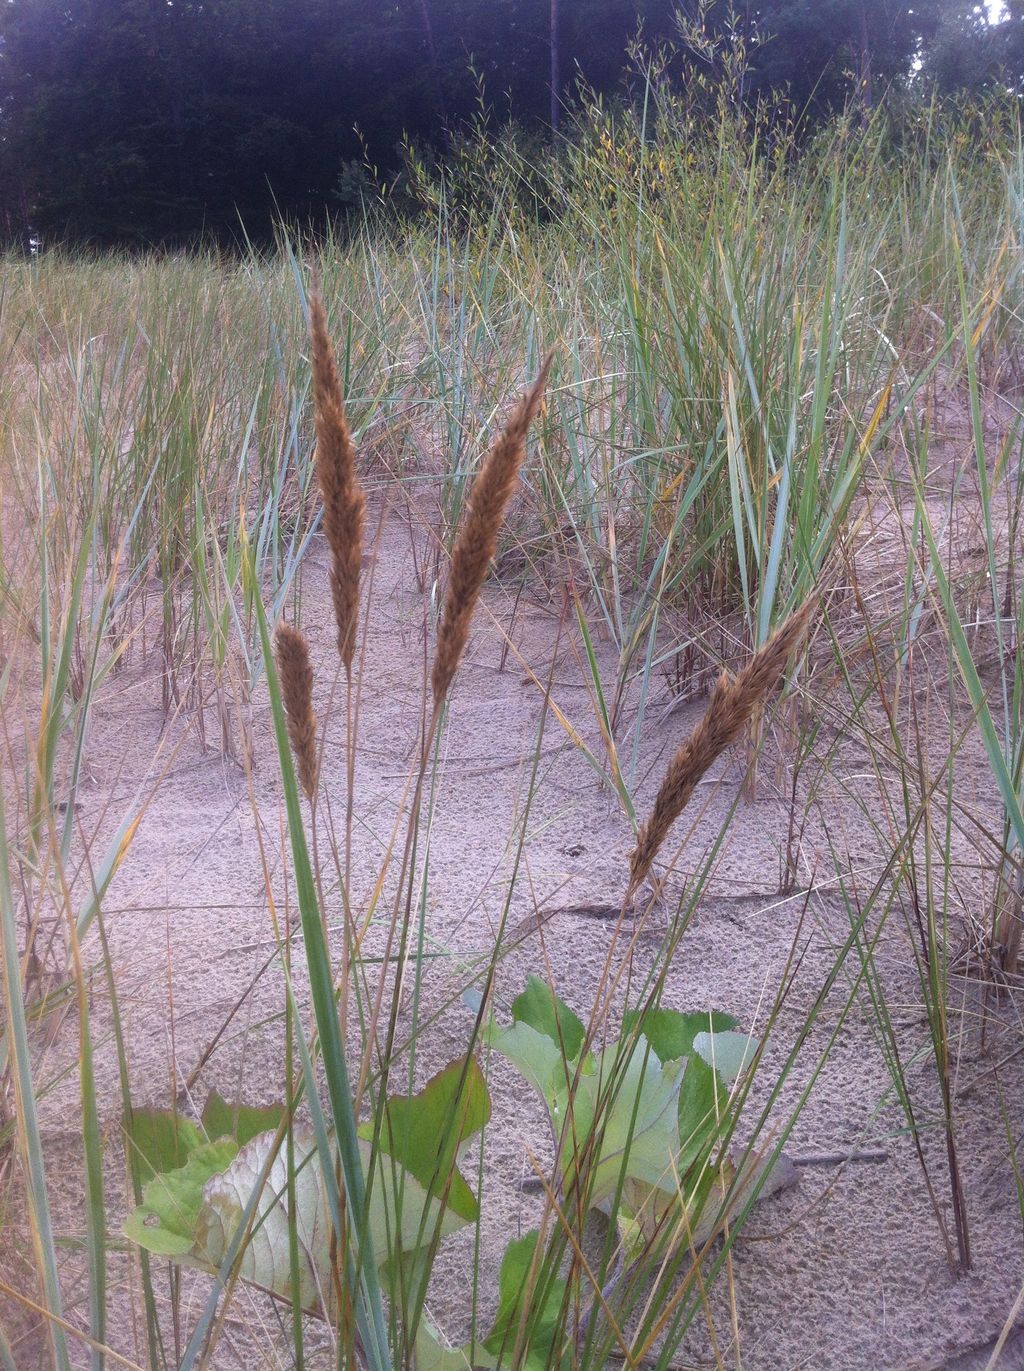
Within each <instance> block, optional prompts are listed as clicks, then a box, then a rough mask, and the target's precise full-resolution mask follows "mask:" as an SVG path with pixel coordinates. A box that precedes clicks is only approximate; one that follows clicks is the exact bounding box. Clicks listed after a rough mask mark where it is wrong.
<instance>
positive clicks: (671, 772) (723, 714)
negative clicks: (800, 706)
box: [626, 597, 817, 900]
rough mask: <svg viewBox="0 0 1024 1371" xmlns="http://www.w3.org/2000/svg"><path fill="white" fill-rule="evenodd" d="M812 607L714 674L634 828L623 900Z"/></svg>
mask: <svg viewBox="0 0 1024 1371" xmlns="http://www.w3.org/2000/svg"><path fill="white" fill-rule="evenodd" d="M816 605H817V598H816V597H812V598H811V599H810V600H808V601H807V603H806V604H805V605H803V606H802V607H801V608H800V609H798V610H797V611H796V612H795V613H794V614H791V615H790V617H789V618H788V619H787V620H786V622H785V623H784V624H783V625H782V627H781V628H779V629H778V630H777V632H776V633H775V634H773V636H772V637H771V638H769V640H768V642H767V643H765V645H764V647H762V648H761V649H760V651H758V652H755V654H754V656H753V657H751V659H750V661H749V662H748V663H747V665H746V666H745V667H744V668H743V670H742V671H741V672H740V673H739V675H738V676H730V675H729V673H728V672H723V673H722V675H721V676H720V677H719V678H718V681H717V682H716V684H715V688H714V690H713V691H712V692H711V699H710V701H709V702H708V707H707V709H706V710H705V711H704V716H703V718H702V719H701V720H700V722H699V723H698V724H697V727H696V728H695V729H694V730H693V732H692V733H691V734H690V736H689V738H687V740H686V742H684V743H683V744H682V746H681V747H680V748H679V750H678V752H676V754H675V756H674V757H673V758H672V760H671V762H669V765H668V770H667V771H666V772H665V779H664V780H663V781H662V783H661V788H660V789H659V791H658V794H657V797H656V799H655V801H654V808H653V809H652V810H651V813H650V816H649V817H648V819H647V822H646V823H645V824H644V825H643V827H642V828H641V829H640V833H639V835H638V837H637V842H636V847H635V848H634V849H633V851H632V853H631V854H630V859H629V890H628V892H627V897H626V898H627V900H628V899H630V898H631V897H632V896H633V895H634V894H635V893H636V891H637V889H638V887H639V885H640V883H641V881H643V879H644V877H645V876H646V875H647V873H648V872H649V871H650V869H651V864H652V863H653V861H654V858H655V857H656V856H657V854H658V849H659V848H660V847H661V845H662V843H663V842H664V841H665V838H666V836H667V835H668V831H669V829H670V828H671V827H672V824H673V823H674V822H675V820H676V819H678V817H679V815H680V814H681V813H682V812H683V810H684V809H685V808H686V805H687V804H688V803H689V801H690V797H691V796H692V795H693V792H694V790H695V789H696V786H697V782H698V781H699V780H700V778H701V777H702V776H703V775H704V773H705V772H706V771H707V769H708V767H709V766H711V764H712V762H713V761H714V760H715V758H716V757H717V756H718V755H719V754H720V753H721V752H723V751H724V750H725V749H726V748H727V747H728V746H729V744H730V743H732V742H734V741H735V740H736V739H737V738H738V737H739V735H740V733H741V732H742V730H743V728H744V727H745V725H746V723H747V721H748V720H749V718H750V716H751V714H752V713H753V712H754V707H755V706H756V704H757V702H758V700H760V699H761V698H762V697H763V696H765V695H767V693H768V692H769V691H770V690H771V689H772V688H773V687H774V686H775V684H776V683H777V681H778V680H779V677H780V676H781V675H782V673H783V671H784V669H785V666H786V662H787V661H788V660H789V654H790V653H791V652H792V650H793V648H794V647H795V645H796V644H797V642H798V641H799V640H800V638H801V637H802V636H803V633H804V630H805V629H806V627H807V622H808V620H809V619H810V617H811V614H812V612H813V610H814V608H815V606H816Z"/></svg>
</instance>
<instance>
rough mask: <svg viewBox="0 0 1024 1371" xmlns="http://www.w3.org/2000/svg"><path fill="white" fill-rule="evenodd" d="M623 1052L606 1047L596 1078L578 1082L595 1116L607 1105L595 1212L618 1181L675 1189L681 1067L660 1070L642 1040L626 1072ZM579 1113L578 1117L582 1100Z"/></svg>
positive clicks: (594, 1185) (596, 1169)
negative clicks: (612, 1081) (612, 1083)
mask: <svg viewBox="0 0 1024 1371" xmlns="http://www.w3.org/2000/svg"><path fill="white" fill-rule="evenodd" d="M621 1051H622V1049H621V1048H620V1047H619V1046H618V1045H617V1044H616V1045H613V1046H612V1047H609V1048H606V1049H605V1052H604V1053H603V1055H602V1058H601V1067H600V1069H599V1070H598V1071H597V1073H596V1074H595V1075H594V1076H589V1077H586V1078H584V1079H581V1081H580V1094H582V1095H584V1096H585V1095H586V1094H590V1096H591V1101H590V1106H589V1107H590V1113H591V1117H594V1114H595V1112H596V1110H597V1107H598V1104H599V1103H601V1102H602V1100H603V1103H602V1122H603V1127H602V1129H601V1139H600V1146H599V1150H598V1156H597V1164H596V1167H594V1169H593V1171H592V1185H591V1191H590V1203H591V1205H592V1206H593V1207H594V1208H601V1207H607V1205H608V1202H609V1201H610V1200H611V1199H612V1198H613V1196H614V1195H615V1192H616V1191H617V1190H618V1188H619V1180H620V1176H628V1177H632V1178H633V1179H635V1180H639V1181H643V1182H644V1183H645V1184H646V1185H651V1186H657V1187H659V1188H661V1189H669V1190H674V1189H675V1174H676V1173H675V1159H676V1152H677V1150H678V1132H677V1129H678V1121H677V1111H676V1097H677V1095H678V1093H679V1082H680V1077H681V1072H682V1067H681V1065H680V1064H679V1063H677V1062H671V1063H669V1064H667V1065H666V1066H662V1064H661V1062H660V1061H659V1060H658V1057H657V1055H656V1053H655V1052H653V1051H652V1050H651V1048H650V1046H649V1045H648V1044H647V1043H646V1042H644V1041H643V1040H642V1039H641V1041H640V1042H638V1043H637V1044H636V1046H635V1047H634V1049H633V1051H632V1052H631V1053H630V1056H629V1060H628V1061H627V1062H626V1064H625V1066H624V1067H623V1066H622V1064H621V1061H620V1060H619V1058H620V1055H621ZM613 1071H614V1072H615V1073H616V1074H615V1082H616V1084H615V1092H614V1096H613V1098H612V1101H611V1104H610V1105H609V1104H608V1103H607V1097H608V1082H609V1080H610V1079H611V1073H612V1072H613ZM576 1110H577V1113H579V1100H578V1099H577V1104H576ZM599 1126H601V1125H600V1124H599ZM624 1162H625V1169H623V1163H624ZM589 1165H591V1166H593V1162H592V1161H591V1162H590V1163H589Z"/></svg>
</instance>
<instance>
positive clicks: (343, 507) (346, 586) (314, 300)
mask: <svg viewBox="0 0 1024 1371" xmlns="http://www.w3.org/2000/svg"><path fill="white" fill-rule="evenodd" d="M309 337H310V342H311V344H312V362H313V404H314V408H315V412H316V473H317V480H318V481H319V484H320V496H321V499H322V500H323V505H324V533H325V535H326V537H327V545H328V547H329V548H330V550H331V596H332V599H333V601H334V618H335V621H336V623H337V625H338V654H339V656H340V657H341V660H342V663H343V664H344V667H345V671H346V673H347V675H348V676H349V678H350V679H351V676H352V658H353V656H354V654H355V645H356V631H357V628H358V624H359V568H360V563H361V560H362V551H363V521H364V518H365V511H366V497H365V496H364V495H363V491H362V487H361V486H360V484H359V476H358V473H357V471H356V449H355V444H354V443H353V441H352V431H351V429H350V428H349V426H348V420H347V418H346V417H345V404H344V401H343V399H342V395H341V381H340V379H339V377H338V367H337V363H336V362H335V358H334V349H333V347H332V346H331V340H330V337H329V335H328V333H327V314H326V312H325V310H324V302H323V299H322V297H321V295H320V291H319V288H318V287H317V286H316V285H314V287H313V289H312V290H311V292H310V297H309Z"/></svg>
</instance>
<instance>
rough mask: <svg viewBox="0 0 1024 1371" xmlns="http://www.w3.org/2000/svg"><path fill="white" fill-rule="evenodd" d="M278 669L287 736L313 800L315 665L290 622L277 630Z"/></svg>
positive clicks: (309, 795) (300, 636) (315, 776)
mask: <svg viewBox="0 0 1024 1371" xmlns="http://www.w3.org/2000/svg"><path fill="white" fill-rule="evenodd" d="M274 647H275V652H276V656H277V670H278V674H279V675H280V677H281V694H282V696H283V697H284V710H285V715H286V717H287V721H288V737H289V739H290V740H291V745H292V752H293V753H294V754H295V764H296V766H297V768H298V773H299V784H300V785H301V786H302V789H303V790H304V791H305V792H306V795H307V797H308V798H309V799H310V800H312V798H313V796H314V795H315V793H316V779H317V758H316V715H315V714H314V713H313V667H312V665H311V663H310V660H309V644H308V643H307V642H306V636H305V634H304V633H302V632H301V631H300V630H299V629H297V628H293V627H292V626H291V625H290V624H284V623H281V624H278V626H277V630H276V632H275V633H274Z"/></svg>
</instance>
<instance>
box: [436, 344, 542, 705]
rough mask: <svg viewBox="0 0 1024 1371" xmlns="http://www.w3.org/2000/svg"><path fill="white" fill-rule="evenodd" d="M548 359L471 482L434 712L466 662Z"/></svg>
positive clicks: (442, 634)
mask: <svg viewBox="0 0 1024 1371" xmlns="http://www.w3.org/2000/svg"><path fill="white" fill-rule="evenodd" d="M551 358H552V354H549V355H548V357H547V358H546V359H545V361H544V365H543V366H542V367H541V369H540V374H539V375H538V377H537V379H536V381H534V383H533V385H532V386H531V387H530V389H529V390H528V391H527V392H526V394H525V395H524V396H523V397H522V399H521V400H520V401H519V404H518V405H517V406H516V409H515V413H514V414H513V415H512V417H511V419H510V420H509V421H508V424H507V425H506V426H505V428H504V430H503V431H502V433H501V434H500V436H499V437H498V439H497V441H496V442H495V443H494V445H493V446H492V447H491V449H490V451H489V452H488V454H487V456H486V457H485V458H484V461H483V465H482V466H481V468H480V470H479V472H478V473H477V476H476V479H475V480H474V482H473V489H472V491H471V492H470V497H469V512H468V513H467V515H466V519H465V522H464V523H463V525H462V528H461V530H460V531H459V536H458V539H457V540H456V543H455V550H454V552H453V553H452V566H451V572H450V573H449V576H448V593H447V594H446V596H445V602H444V614H443V616H442V619H441V628H440V631H439V633H438V635H437V652H436V655H435V657H434V669H433V673H432V677H431V683H432V685H433V690H434V708H435V709H439V708H440V706H441V703H442V702H443V700H444V698H445V696H446V695H447V693H448V690H449V687H450V686H451V683H452V679H453V678H454V676H455V673H456V671H457V670H458V667H459V662H460V661H461V660H462V654H463V652H464V651H465V649H466V640H467V639H468V637H469V624H470V620H471V619H472V617H473V610H474V608H475V607H476V602H477V600H478V598H479V596H480V587H481V586H482V585H483V583H484V578H485V576H486V575H487V569H488V567H489V566H490V564H491V560H492V558H493V557H494V554H495V551H496V550H497V546H498V534H499V532H500V530H501V525H502V521H503V519H504V517H505V510H506V508H507V506H508V502H509V500H510V499H511V497H512V492H513V491H514V490H515V486H516V480H517V479H518V476H519V468H520V467H521V466H522V464H523V456H524V454H525V451H526V434H527V431H528V430H529V427H530V424H531V423H532V422H533V420H534V418H535V416H536V414H537V410H538V409H539V408H540V402H541V397H542V396H543V394H544V386H545V385H546V383H547V379H548V372H549V370H550V369H551Z"/></svg>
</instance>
